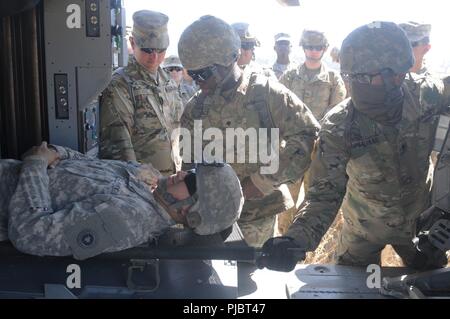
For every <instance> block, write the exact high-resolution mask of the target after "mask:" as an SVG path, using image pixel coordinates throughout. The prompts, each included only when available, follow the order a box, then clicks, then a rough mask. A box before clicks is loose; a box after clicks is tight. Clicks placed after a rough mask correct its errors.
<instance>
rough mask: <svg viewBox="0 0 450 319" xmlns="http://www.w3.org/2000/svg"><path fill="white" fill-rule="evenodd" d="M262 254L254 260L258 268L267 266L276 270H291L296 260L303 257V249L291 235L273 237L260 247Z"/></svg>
mask: <svg viewBox="0 0 450 319" xmlns="http://www.w3.org/2000/svg"><path fill="white" fill-rule="evenodd" d="M262 252H263V254H262V256H261V257H260V258H259V259H258V260H257V261H256V265H257V266H258V268H263V267H267V268H268V269H271V270H277V271H286V272H288V271H291V270H293V269H294V268H295V265H296V264H297V262H299V261H301V260H303V259H305V257H306V253H305V250H304V249H302V248H301V247H300V246H298V245H297V244H296V243H295V241H294V239H293V238H291V237H286V236H282V237H274V238H270V239H269V240H267V241H266V242H265V243H264V245H263V247H262Z"/></svg>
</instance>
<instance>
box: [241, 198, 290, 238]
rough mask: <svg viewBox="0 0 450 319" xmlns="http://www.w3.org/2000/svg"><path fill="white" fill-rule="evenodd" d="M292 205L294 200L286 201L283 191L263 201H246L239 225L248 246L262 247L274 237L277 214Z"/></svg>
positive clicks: (288, 199)
mask: <svg viewBox="0 0 450 319" xmlns="http://www.w3.org/2000/svg"><path fill="white" fill-rule="evenodd" d="M287 195H288V194H287ZM292 205H293V201H292V199H291V198H289V197H288V198H287V199H286V193H285V194H284V196H283V193H282V192H281V191H275V192H273V193H272V194H270V195H268V196H266V197H264V198H262V199H258V200H246V201H245V203H244V207H243V208H242V213H241V217H240V218H239V220H238V225H239V228H240V229H241V231H242V234H243V235H244V239H245V241H246V242H247V244H248V245H250V246H253V247H261V246H262V245H263V244H264V242H265V241H266V240H267V239H269V238H271V237H273V231H274V227H275V218H276V214H278V213H280V212H283V211H285V210H286V208H288V207H292Z"/></svg>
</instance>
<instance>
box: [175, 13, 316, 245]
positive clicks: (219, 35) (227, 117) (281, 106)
mask: <svg viewBox="0 0 450 319" xmlns="http://www.w3.org/2000/svg"><path fill="white" fill-rule="evenodd" d="M240 47H241V43H240V40H239V37H238V36H237V35H236V33H235V32H233V29H232V28H231V26H230V25H228V24H227V23H225V22H224V21H222V20H220V19H218V18H216V17H213V16H203V17H201V18H200V19H199V20H197V21H195V22H194V23H192V24H191V25H190V26H189V27H188V28H187V29H186V30H184V32H183V34H182V35H181V38H180V41H179V43H178V54H179V57H180V59H181V62H182V63H183V65H184V66H185V68H186V69H187V70H188V73H189V74H190V75H191V76H192V77H193V78H194V80H195V81H196V82H197V83H198V84H199V86H200V89H201V91H200V92H199V93H198V94H196V95H195V96H194V97H193V98H192V99H191V100H190V101H189V103H188V105H187V106H186V108H185V111H184V113H183V116H182V117H181V127H182V128H187V129H188V130H189V131H190V132H193V131H194V120H201V121H202V125H203V128H204V129H207V128H216V130H217V129H218V130H220V131H221V132H222V133H223V135H226V131H229V130H233V129H236V128H241V129H242V130H251V129H258V128H260V129H263V128H268V129H270V128H279V134H280V136H279V141H280V144H281V145H282V147H281V149H280V153H279V168H278V170H277V171H276V172H274V173H271V174H261V172H260V166H261V163H260V161H258V162H257V163H249V160H248V157H247V161H246V162H245V163H235V162H233V163H231V162H230V163H229V164H230V165H232V167H233V168H234V169H235V171H236V172H237V175H238V176H239V179H240V180H241V183H242V187H243V192H244V197H245V199H246V202H245V204H244V208H243V213H242V214H241V218H240V220H239V222H238V224H239V226H240V227H241V230H242V232H243V234H244V237H245V240H246V241H247V243H248V244H249V245H252V246H260V245H262V243H263V242H264V241H265V239H267V238H269V237H271V236H272V235H273V229H274V223H275V214H276V213H277V212H280V211H283V210H285V209H286V206H288V207H289V206H292V205H293V203H292V200H290V201H288V200H285V198H286V197H285V195H286V194H282V193H281V192H280V191H278V190H277V189H278V187H279V185H281V184H282V183H287V182H290V181H293V180H297V179H298V178H299V177H301V176H302V175H303V172H304V171H305V170H306V169H307V168H308V166H309V163H310V160H311V159H310V153H311V150H312V146H313V141H314V139H315V138H316V133H317V130H318V127H319V124H318V123H317V121H316V120H315V119H314V116H313V115H312V113H311V112H310V111H309V110H308V108H307V107H306V106H305V105H304V104H303V103H302V102H301V101H300V100H299V99H298V98H297V97H296V96H295V95H294V94H292V92H290V91H289V90H287V89H286V88H285V87H284V86H282V85H280V84H279V83H278V81H276V80H273V79H272V78H268V77H267V76H265V75H264V74H262V73H260V72H255V73H247V72H243V71H242V70H241V69H240V68H239V67H238V65H237V63H236V61H237V59H238V56H239V48H240ZM275 131H276V130H275ZM191 135H195V132H194V134H191ZM183 139H184V137H183ZM233 140H234V138H233ZM260 140H261V139H260ZM222 142H223V141H222ZM197 143H198V142H197ZM222 144H223V143H222ZM255 144H257V143H255ZM244 145H245V143H244ZM269 145H271V143H270V144H269ZM231 146H233V145H231ZM231 146H230V145H226V148H225V149H224V150H223V154H227V158H228V155H230V154H229V153H230V152H231V156H232V157H233V158H235V155H237V156H239V155H240V154H239V152H240V151H241V149H236V148H234V147H233V148H231ZM267 146H268V142H267V141H266V144H264V145H263V147H267ZM279 146H280V145H275V146H272V147H275V148H277V149H278V148H279ZM194 149H195V142H194V147H192V148H191V150H194ZM260 150H261V148H260ZM183 151H184V148H183ZM227 151H228V152H227ZM246 151H247V150H246ZM246 151H245V152H246ZM184 155H185V154H183V159H184V158H185V157H184ZM189 155H190V154H189ZM249 155H252V154H249ZM253 155H254V154H253ZM191 158H192V157H191ZM185 162H186V161H185Z"/></svg>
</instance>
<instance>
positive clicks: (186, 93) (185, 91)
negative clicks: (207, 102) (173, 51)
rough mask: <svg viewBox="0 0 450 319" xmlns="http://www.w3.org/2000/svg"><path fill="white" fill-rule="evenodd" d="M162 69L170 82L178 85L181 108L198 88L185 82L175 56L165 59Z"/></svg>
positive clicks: (183, 72) (181, 66)
mask: <svg viewBox="0 0 450 319" xmlns="http://www.w3.org/2000/svg"><path fill="white" fill-rule="evenodd" d="M163 68H164V70H165V71H166V72H167V73H169V74H170V77H171V78H172V80H174V81H175V82H176V83H177V84H178V88H179V90H180V95H181V100H182V101H183V106H184V105H186V104H187V102H188V101H189V99H190V98H191V97H192V96H193V95H194V94H195V92H197V90H198V88H197V87H196V85H195V83H191V84H189V83H188V82H187V81H185V79H184V74H185V73H187V72H186V70H185V69H184V67H183V65H182V64H181V61H180V58H179V57H177V56H176V55H171V56H169V57H167V58H166V59H165V60H164V64H163ZM192 84H194V85H192ZM183 109H184V108H183ZM180 116H181V113H180ZM178 120H179V119H178Z"/></svg>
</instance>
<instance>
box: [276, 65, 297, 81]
mask: <svg viewBox="0 0 450 319" xmlns="http://www.w3.org/2000/svg"><path fill="white" fill-rule="evenodd" d="M296 68H298V65H297V64H296V63H294V62H290V63H289V64H280V63H276V62H275V63H274V64H273V66H272V71H273V73H275V76H276V77H277V79H280V78H281V76H282V75H283V74H285V73H286V72H288V71H290V70H293V69H296Z"/></svg>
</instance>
